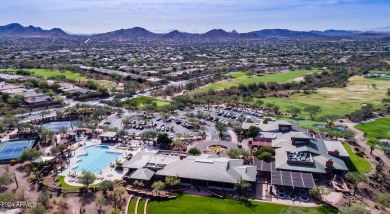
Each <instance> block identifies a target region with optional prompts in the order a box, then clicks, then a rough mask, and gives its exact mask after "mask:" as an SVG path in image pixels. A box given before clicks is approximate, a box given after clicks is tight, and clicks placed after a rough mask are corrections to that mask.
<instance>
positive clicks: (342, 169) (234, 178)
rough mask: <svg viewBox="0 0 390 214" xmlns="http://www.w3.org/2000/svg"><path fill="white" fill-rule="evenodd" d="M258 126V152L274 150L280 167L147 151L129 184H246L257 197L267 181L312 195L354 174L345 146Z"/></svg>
mask: <svg viewBox="0 0 390 214" xmlns="http://www.w3.org/2000/svg"><path fill="white" fill-rule="evenodd" d="M252 124H253V123H252ZM256 126H258V127H259V128H260V129H261V130H262V131H261V132H260V133H259V134H258V136H257V137H256V138H255V139H254V141H253V142H260V143H258V145H257V147H261V146H264V145H268V146H272V147H273V148H274V149H275V160H274V161H271V162H267V161H263V160H258V159H255V160H254V161H253V164H252V165H244V160H243V159H230V158H227V157H220V156H218V155H215V154H201V155H200V156H189V155H188V154H187V153H180V152H173V151H141V152H139V153H137V154H136V155H135V156H134V157H133V158H132V159H130V160H129V161H127V162H125V163H124V168H127V169H128V173H127V174H126V176H125V179H128V180H133V181H134V180H143V181H144V182H146V183H151V182H153V181H154V180H161V179H164V178H165V177H167V176H178V177H180V179H181V185H187V186H202V187H207V188H209V189H216V190H222V191H232V190H233V189H234V184H235V183H237V182H238V181H239V180H240V179H242V180H244V181H247V182H248V183H250V184H251V186H252V190H251V191H253V190H254V189H255V186H256V183H257V182H259V180H264V178H266V180H269V181H270V182H269V184H270V185H272V186H275V187H281V186H282V187H291V188H293V189H294V188H300V189H310V188H313V187H314V186H315V185H316V184H315V180H319V179H322V178H325V177H327V178H329V177H331V176H333V175H334V174H339V175H343V174H344V173H346V172H347V171H348V168H347V166H346V164H345V163H344V159H345V158H349V156H348V153H347V152H346V150H345V149H344V147H343V145H342V144H341V142H340V141H337V140H330V139H327V138H326V136H325V135H323V134H317V133H314V132H310V131H309V130H305V129H303V128H301V127H299V126H298V124H295V123H290V122H287V121H274V122H269V123H268V124H256ZM247 128H249V126H248V127H247ZM262 142H265V143H262Z"/></svg>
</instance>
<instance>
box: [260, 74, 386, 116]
mask: <svg viewBox="0 0 390 214" xmlns="http://www.w3.org/2000/svg"><path fill="white" fill-rule="evenodd" d="M371 84H376V88H373V87H372V85H371ZM389 85H390V80H385V79H383V80H379V79H365V78H363V77H360V76H354V77H351V78H350V79H349V85H348V86H347V87H345V88H320V89H318V90H317V91H315V92H314V93H312V94H303V93H298V94H294V95H293V96H290V97H289V98H274V97H267V98H264V99H263V101H264V102H265V103H274V104H276V105H278V106H279V107H280V110H281V111H282V112H286V110H287V109H288V108H289V107H290V106H297V107H300V108H304V107H305V106H307V105H319V106H321V109H322V112H321V113H320V114H319V115H324V114H337V115H340V116H343V115H345V114H349V113H351V112H353V111H354V110H356V109H359V108H361V105H362V104H364V103H370V104H374V105H380V104H381V100H382V98H384V97H385V95H386V91H387V89H388V88H389ZM301 114H302V115H304V116H308V115H307V113H305V112H302V113H301Z"/></svg>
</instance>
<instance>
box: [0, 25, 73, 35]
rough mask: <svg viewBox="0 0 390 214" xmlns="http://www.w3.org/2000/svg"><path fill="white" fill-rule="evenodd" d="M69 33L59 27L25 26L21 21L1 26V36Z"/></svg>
mask: <svg viewBox="0 0 390 214" xmlns="http://www.w3.org/2000/svg"><path fill="white" fill-rule="evenodd" d="M68 36H69V35H68V34H67V33H65V32H64V31H63V30H61V29H59V28H55V29H54V30H53V29H52V30H43V29H42V28H40V27H34V26H32V25H29V26H27V27H23V26H22V25H21V24H19V23H11V24H8V25H5V26H0V37H14V38H29V37H50V38H55V37H68Z"/></svg>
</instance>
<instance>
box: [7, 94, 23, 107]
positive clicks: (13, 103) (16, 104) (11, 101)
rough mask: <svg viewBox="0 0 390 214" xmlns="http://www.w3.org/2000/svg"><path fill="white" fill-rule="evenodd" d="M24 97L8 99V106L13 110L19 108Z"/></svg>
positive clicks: (17, 96)
mask: <svg viewBox="0 0 390 214" xmlns="http://www.w3.org/2000/svg"><path fill="white" fill-rule="evenodd" d="M23 100H24V97H23V96H22V95H15V96H13V97H11V98H9V99H8V104H10V105H11V106H12V107H13V108H18V107H20V106H21V105H22V104H23Z"/></svg>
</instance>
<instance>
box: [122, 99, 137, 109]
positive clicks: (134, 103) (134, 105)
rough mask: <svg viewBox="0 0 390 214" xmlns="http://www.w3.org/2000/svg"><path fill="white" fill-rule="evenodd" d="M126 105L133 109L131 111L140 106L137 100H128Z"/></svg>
mask: <svg viewBox="0 0 390 214" xmlns="http://www.w3.org/2000/svg"><path fill="white" fill-rule="evenodd" d="M125 104H126V105H127V106H128V107H129V108H131V109H136V108H137V106H138V103H137V100H135V99H129V100H127V101H126V102H125Z"/></svg>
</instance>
